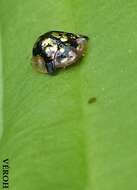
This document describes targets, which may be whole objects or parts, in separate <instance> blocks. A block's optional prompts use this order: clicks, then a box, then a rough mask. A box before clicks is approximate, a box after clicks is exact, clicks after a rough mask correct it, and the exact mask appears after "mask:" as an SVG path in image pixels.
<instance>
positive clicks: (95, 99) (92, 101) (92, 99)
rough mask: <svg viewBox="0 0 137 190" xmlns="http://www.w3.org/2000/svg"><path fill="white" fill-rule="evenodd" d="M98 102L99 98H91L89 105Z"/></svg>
mask: <svg viewBox="0 0 137 190" xmlns="http://www.w3.org/2000/svg"><path fill="white" fill-rule="evenodd" d="M96 101H97V98H96V97H95V96H93V97H90V98H89V100H88V104H93V103H95V102H96Z"/></svg>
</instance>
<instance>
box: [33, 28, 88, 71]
mask: <svg viewBox="0 0 137 190" xmlns="http://www.w3.org/2000/svg"><path fill="white" fill-rule="evenodd" d="M88 39H89V38H88V37H87V36H84V35H79V34H73V33H68V32H63V31H50V32H46V33H44V34H43V35H41V36H40V37H39V38H38V39H37V41H36V42H35V44H34V47H33V50H32V65H33V66H34V67H35V69H36V70H37V71H39V72H42V73H48V74H54V73H55V72H56V70H57V69H59V68H65V67H68V66H70V65H72V64H74V63H76V62H77V61H79V60H80V58H81V57H82V56H84V54H85V51H86V47H87V42H88Z"/></svg>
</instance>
